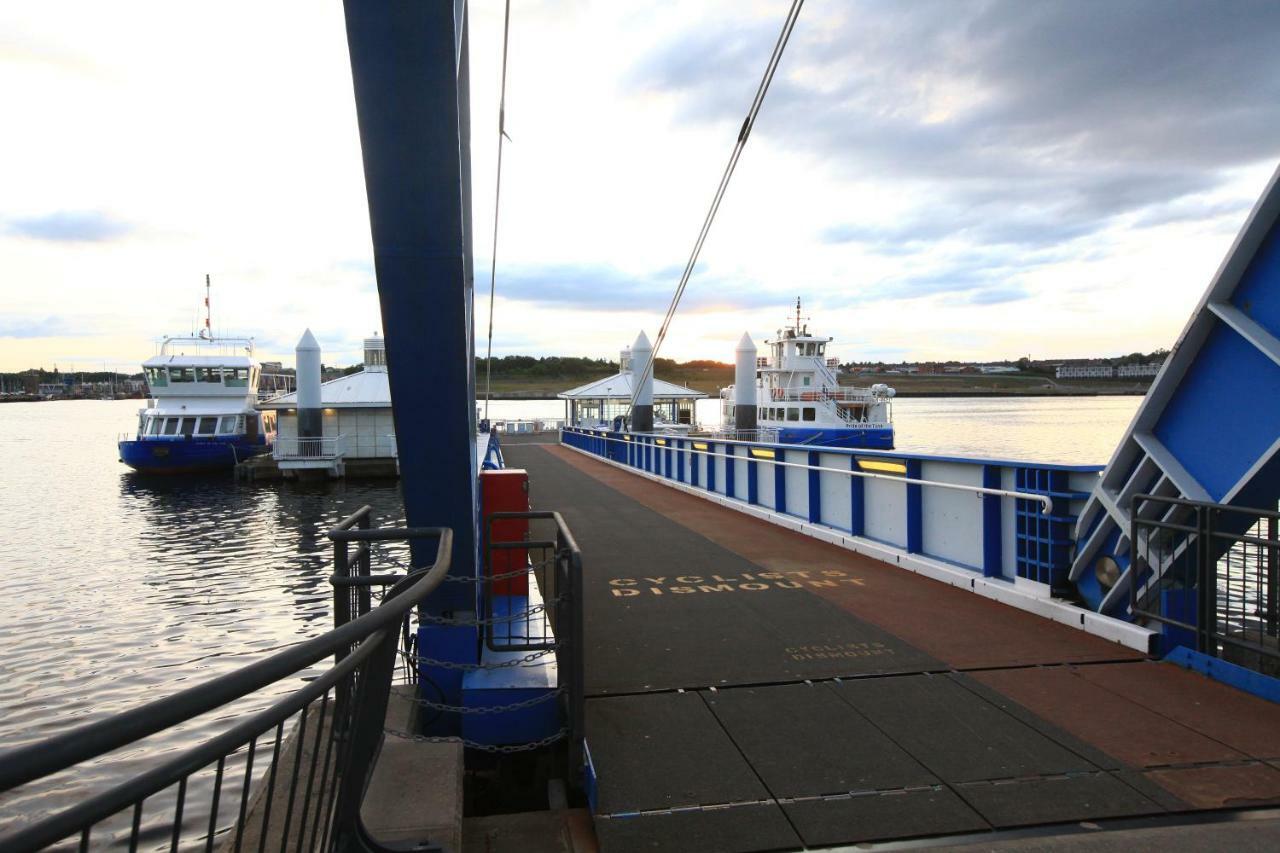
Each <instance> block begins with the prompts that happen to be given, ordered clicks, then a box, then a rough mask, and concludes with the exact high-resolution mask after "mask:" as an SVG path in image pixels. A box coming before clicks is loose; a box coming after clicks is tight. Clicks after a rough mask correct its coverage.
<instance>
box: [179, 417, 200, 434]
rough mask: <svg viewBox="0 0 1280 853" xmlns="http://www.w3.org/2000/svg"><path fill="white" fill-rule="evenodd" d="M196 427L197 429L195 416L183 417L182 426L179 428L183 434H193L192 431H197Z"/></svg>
mask: <svg viewBox="0 0 1280 853" xmlns="http://www.w3.org/2000/svg"><path fill="white" fill-rule="evenodd" d="M195 429H196V419H195V418H183V419H182V426H181V427H180V428H179V431H180V432H181V433H182V434H183V435H191V434H192V433H194V432H195Z"/></svg>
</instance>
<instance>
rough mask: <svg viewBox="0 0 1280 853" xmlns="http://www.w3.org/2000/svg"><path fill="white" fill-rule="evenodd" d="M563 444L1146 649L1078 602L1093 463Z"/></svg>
mask: <svg viewBox="0 0 1280 853" xmlns="http://www.w3.org/2000/svg"><path fill="white" fill-rule="evenodd" d="M561 442H562V443H563V444H564V445H566V446H568V447H571V448H574V449H577V450H579V451H582V452H584V453H588V454H590V455H593V456H597V457H600V458H602V459H605V460H607V461H609V462H611V463H613V464H614V465H617V466H619V467H623V468H627V469H630V470H632V471H635V472H637V473H639V474H642V475H645V476H648V477H650V478H652V479H657V480H660V481H663V482H666V483H668V484H669V485H672V486H675V487H677V488H681V489H683V490H684V491H687V492H690V493H693V494H697V495H700V496H702V497H706V498H708V499H711V500H715V501H716V502H718V503H721V504H723V505H725V506H728V507H730V508H733V509H737V510H740V511H743V512H748V513H751V514H753V515H756V516H758V517H761V518H764V519H766V520H768V521H771V522H774V523H777V524H781V525H783V526H786V527H790V528H792V529H794V530H797V531H799V532H802V533H805V534H808V535H811V536H815V537H817V538H821V539H824V540H827V541H830V542H833V543H835V544H838V545H842V546H844V547H847V548H850V549H852V550H855V551H859V552H862V553H865V554H868V555H869V556H873V557H876V558H878V559H881V560H885V561H887V562H890V563H893V564H895V565H899V566H902V567H904V568H908V569H911V570H913V571H917V572H920V573H923V574H926V575H928V576H930V577H934V578H936V579H938V580H942V581H944V582H947V583H951V584H953V585H956V586H962V587H966V588H968V589H971V590H973V591H975V592H979V593H981V594H983V595H987V596H989V597H992V598H997V599H999V600H1001V601H1005V602H1006V603H1009V604H1012V605H1014V606H1018V607H1021V608H1023V609H1027V610H1032V611H1034V612H1037V613H1040V614H1041V615H1044V616H1047V617H1049V618H1053V619H1055V620H1057V621H1061V622H1065V623H1067V624H1071V625H1074V626H1076V627H1084V628H1087V629H1089V630H1091V631H1093V632H1094V633H1098V634H1101V635H1103V636H1106V637H1108V638H1110V639H1114V640H1118V641H1120V642H1124V643H1126V644H1127V645H1130V646H1134V647H1137V648H1141V649H1143V650H1144V651H1145V650H1146V649H1147V648H1148V646H1149V642H1150V636H1151V632H1150V631H1148V630H1146V629H1143V628H1138V627H1136V626H1132V625H1129V624H1128V623H1125V622H1123V621H1120V620H1114V619H1110V618H1107V617H1100V616H1097V615H1096V614H1094V613H1092V612H1090V611H1087V610H1083V609H1080V608H1078V607H1076V606H1075V605H1073V604H1071V603H1070V602H1069V601H1067V600H1066V599H1065V598H1062V597H1061V596H1065V595H1069V594H1070V593H1071V589H1070V586H1069V584H1068V581H1067V574H1068V572H1069V571H1070V568H1071V556H1072V547H1073V546H1074V544H1075V539H1074V536H1073V528H1074V525H1075V522H1076V518H1077V516H1078V514H1079V512H1080V508H1081V507H1082V506H1083V503H1084V501H1085V500H1086V499H1087V498H1088V497H1089V493H1090V491H1091V489H1092V488H1093V484H1094V482H1095V481H1096V480H1097V477H1098V472H1099V471H1100V470H1101V468H1100V466H1096V465H1053V464H1045V463H1030V462H1018V461H1009V460H999V459H976V458H967V457H952V456H930V455H924V454H919V453H903V452H899V451H883V450H853V449H845V448H832V447H822V448H816V447H806V446H800V445H786V444H777V443H769V442H747V441H733V440H726V439H723V438H719V437H685V436H673V435H651V434H643V435H637V434H629V433H623V432H614V431H607V430H590V429H581V428H566V429H564V430H562V431H561Z"/></svg>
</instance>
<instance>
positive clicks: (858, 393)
mask: <svg viewBox="0 0 1280 853" xmlns="http://www.w3.org/2000/svg"><path fill="white" fill-rule="evenodd" d="M720 399H721V400H731V399H733V394H732V392H731V389H729V388H722V389H720ZM756 399H757V401H758V404H759V405H764V404H765V403H801V402H802V403H813V402H819V401H822V400H833V401H835V402H837V403H873V402H877V401H880V400H883V399H886V398H885V397H884V396H882V395H880V394H877V393H875V392H874V391H872V390H871V389H870V388H851V387H843V386H842V387H840V388H761V389H759V391H758V393H757V395H756Z"/></svg>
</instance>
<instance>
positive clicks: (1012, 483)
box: [1000, 468, 1018, 579]
mask: <svg viewBox="0 0 1280 853" xmlns="http://www.w3.org/2000/svg"><path fill="white" fill-rule="evenodd" d="M1017 487H1018V476H1017V472H1016V471H1015V470H1014V469H1012V468H1001V469H1000V488H1002V489H1005V490H1006V491H1010V492H1012V491H1016V490H1017ZM1000 564H1001V567H1002V569H1003V572H1004V577H1006V578H1009V579H1013V578H1016V577H1017V576H1018V499H1017V498H1001V499H1000Z"/></svg>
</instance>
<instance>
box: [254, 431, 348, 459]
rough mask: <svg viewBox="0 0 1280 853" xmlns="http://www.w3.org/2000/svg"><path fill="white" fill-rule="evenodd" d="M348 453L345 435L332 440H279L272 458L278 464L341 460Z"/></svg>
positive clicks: (274, 446) (273, 450) (272, 451)
mask: <svg viewBox="0 0 1280 853" xmlns="http://www.w3.org/2000/svg"><path fill="white" fill-rule="evenodd" d="M346 452H347V437H346V436H345V435H338V436H333V437H330V438H277V439H276V441H275V444H274V445H273V446H272V448H271V457H272V458H273V459H275V460H276V461H277V462H303V461H311V460H316V461H322V460H328V459H341V458H342V457H343V456H345V455H346Z"/></svg>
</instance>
